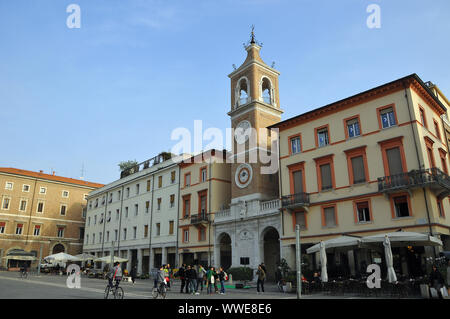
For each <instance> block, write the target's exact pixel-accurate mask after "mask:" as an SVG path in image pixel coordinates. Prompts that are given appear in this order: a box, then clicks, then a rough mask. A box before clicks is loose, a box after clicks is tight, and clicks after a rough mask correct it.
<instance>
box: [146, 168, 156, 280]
mask: <svg viewBox="0 0 450 319" xmlns="http://www.w3.org/2000/svg"><path fill="white" fill-rule="evenodd" d="M156 172H157V170H156V171H155V172H153V175H152V200H151V202H150V224H149V225H148V237H149V242H148V271H149V272H150V271H151V270H152V264H151V261H152V229H153V225H152V220H153V199H154V194H155V187H154V186H155V175H156Z"/></svg>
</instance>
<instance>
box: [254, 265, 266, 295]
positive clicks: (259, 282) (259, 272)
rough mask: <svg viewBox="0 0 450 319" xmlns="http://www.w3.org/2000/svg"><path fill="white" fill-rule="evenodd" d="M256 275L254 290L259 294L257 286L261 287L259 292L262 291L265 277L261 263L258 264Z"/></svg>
mask: <svg viewBox="0 0 450 319" xmlns="http://www.w3.org/2000/svg"><path fill="white" fill-rule="evenodd" d="M256 276H257V277H258V280H257V281H256V291H257V293H258V294H259V292H260V291H259V290H260V289H259V287H261V293H264V280H265V279H266V273H265V271H264V270H263V268H262V266H261V265H259V266H258V270H257V271H256Z"/></svg>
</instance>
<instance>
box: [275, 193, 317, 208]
mask: <svg viewBox="0 0 450 319" xmlns="http://www.w3.org/2000/svg"><path fill="white" fill-rule="evenodd" d="M309 203H310V201H309V194H308V193H297V194H291V195H287V196H283V197H281V206H282V207H283V208H288V209H295V208H302V207H308V206H309Z"/></svg>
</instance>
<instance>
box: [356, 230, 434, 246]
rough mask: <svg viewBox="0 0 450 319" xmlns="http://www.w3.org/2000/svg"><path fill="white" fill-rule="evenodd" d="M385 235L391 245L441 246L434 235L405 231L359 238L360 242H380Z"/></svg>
mask: <svg viewBox="0 0 450 319" xmlns="http://www.w3.org/2000/svg"><path fill="white" fill-rule="evenodd" d="M386 235H387V236H388V237H389V240H390V242H391V246H392V247H404V246H442V241H441V240H440V239H438V238H436V237H434V236H430V235H429V234H421V233H414V232H406V231H405V232H404V231H398V232H393V233H387V234H378V235H373V236H367V237H363V238H361V241H362V243H382V242H384V236H386Z"/></svg>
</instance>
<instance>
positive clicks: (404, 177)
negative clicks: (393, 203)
mask: <svg viewBox="0 0 450 319" xmlns="http://www.w3.org/2000/svg"><path fill="white" fill-rule="evenodd" d="M419 187H427V188H429V189H430V190H431V191H433V192H434V193H436V194H437V196H438V197H439V198H445V197H446V196H449V195H450V177H449V176H448V175H447V174H445V173H444V172H442V171H441V170H440V169H438V168H436V167H433V168H428V169H422V170H412V171H410V172H407V173H402V174H397V175H392V176H384V177H380V178H378V190H379V191H380V192H383V193H395V192H397V191H400V190H408V189H414V188H419Z"/></svg>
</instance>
